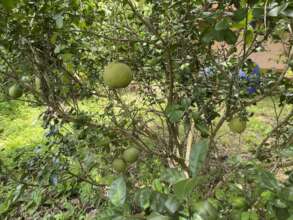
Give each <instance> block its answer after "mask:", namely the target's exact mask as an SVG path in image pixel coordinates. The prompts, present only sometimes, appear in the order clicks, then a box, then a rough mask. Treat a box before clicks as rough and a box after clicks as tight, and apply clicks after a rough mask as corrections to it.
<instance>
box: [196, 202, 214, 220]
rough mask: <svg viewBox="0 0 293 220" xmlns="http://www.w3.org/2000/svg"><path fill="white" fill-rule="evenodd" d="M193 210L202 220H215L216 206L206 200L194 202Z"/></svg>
mask: <svg viewBox="0 0 293 220" xmlns="http://www.w3.org/2000/svg"><path fill="white" fill-rule="evenodd" d="M193 210H194V211H195V212H196V214H197V215H199V216H200V217H201V218H202V219H204V220H216V219H217V217H218V212H217V210H216V208H215V207H214V206H213V205H212V204H211V203H210V202H209V201H207V200H205V201H200V202H197V203H195V204H194V206H193Z"/></svg>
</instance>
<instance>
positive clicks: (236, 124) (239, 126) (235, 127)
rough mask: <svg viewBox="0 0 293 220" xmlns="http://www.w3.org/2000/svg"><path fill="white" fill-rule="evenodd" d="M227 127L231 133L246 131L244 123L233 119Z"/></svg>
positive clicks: (239, 119) (237, 118)
mask: <svg viewBox="0 0 293 220" xmlns="http://www.w3.org/2000/svg"><path fill="white" fill-rule="evenodd" d="M229 127H230V130H231V131H232V132H234V133H238V134H240V133H242V132H243V131H244V130H245V129H246V121H244V120H243V119H241V118H239V117H235V118H233V119H232V120H231V121H230V122H229Z"/></svg>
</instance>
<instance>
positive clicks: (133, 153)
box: [122, 147, 139, 163]
mask: <svg viewBox="0 0 293 220" xmlns="http://www.w3.org/2000/svg"><path fill="white" fill-rule="evenodd" d="M138 156H139V150H138V149H136V148H135V147H131V148H128V149H127V150H125V151H124V152H123V155H122V157H123V159H124V160H125V161H126V162H128V163H134V162H135V161H137V159H138Z"/></svg>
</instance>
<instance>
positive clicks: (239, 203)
mask: <svg viewBox="0 0 293 220" xmlns="http://www.w3.org/2000/svg"><path fill="white" fill-rule="evenodd" d="M231 204H232V206H233V207H234V208H235V209H242V208H245V207H246V206H247V203H246V200H245V198H244V197H240V196H238V197H233V198H232V199H231Z"/></svg>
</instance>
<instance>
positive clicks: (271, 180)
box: [258, 171, 280, 191]
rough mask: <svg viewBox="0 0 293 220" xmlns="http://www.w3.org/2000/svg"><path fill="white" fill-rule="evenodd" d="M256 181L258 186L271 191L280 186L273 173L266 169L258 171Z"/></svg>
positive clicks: (276, 189)
mask: <svg viewBox="0 0 293 220" xmlns="http://www.w3.org/2000/svg"><path fill="white" fill-rule="evenodd" d="M258 181H259V184H260V186H262V187H264V188H266V189H269V190H271V191H278V190H279V188H280V186H279V184H278V181H277V180H276V178H275V176H274V174H272V173H270V172H268V171H261V172H259V173H258Z"/></svg>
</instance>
